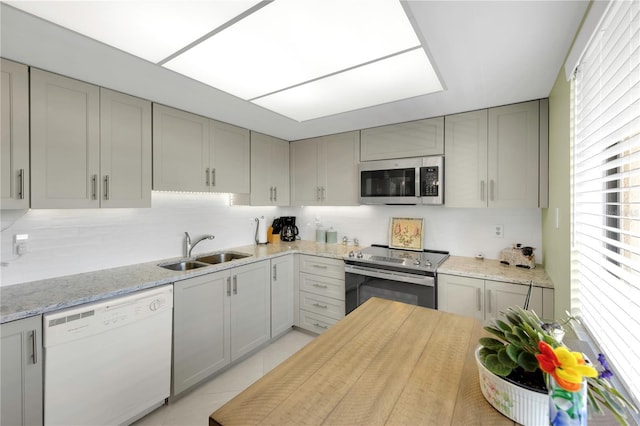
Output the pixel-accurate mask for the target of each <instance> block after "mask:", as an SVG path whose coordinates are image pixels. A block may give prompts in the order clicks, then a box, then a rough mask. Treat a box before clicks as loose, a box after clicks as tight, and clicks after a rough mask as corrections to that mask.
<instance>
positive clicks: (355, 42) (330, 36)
mask: <svg viewBox="0 0 640 426" xmlns="http://www.w3.org/2000/svg"><path fill="white" fill-rule="evenodd" d="M419 45H420V42H419V40H418V38H417V36H416V34H415V32H414V31H413V28H412V27H411V25H410V23H409V20H408V18H407V16H406V14H405V13H404V10H403V9H402V6H401V5H400V2H399V1H397V0H366V1H365V0H304V1H301V0H276V1H274V2H272V3H270V4H268V5H266V6H265V7H263V8H261V9H260V10H258V11H257V12H255V13H253V14H251V15H249V16H247V17H246V18H244V19H242V20H241V21H239V22H237V23H235V24H234V25H232V26H230V27H228V28H226V29H225V30H223V31H221V32H219V33H218V34H215V35H214V36H213V37H211V38H209V39H208V40H206V41H204V42H202V43H201V44H199V45H197V46H195V47H193V48H191V49H189V50H188V51H186V52H184V53H182V54H181V55H179V56H177V57H176V58H174V59H172V60H171V61H168V62H167V63H166V64H164V66H166V67H167V68H170V69H172V70H174V71H177V72H179V73H181V74H184V75H186V76H189V77H191V78H194V79H195V80H198V81H201V82H204V83H206V84H209V85H211V86H213V87H216V88H218V89H221V90H223V91H226V92H228V93H231V94H233V95H235V96H238V97H240V98H243V99H252V98H255V97H259V96H263V95H265V94H269V93H272V92H275V91H278V90H282V89H285V88H288V87H291V86H294V85H297V84H301V83H304V82H307V81H310V80H313V79H316V78H319V77H322V76H325V75H328V74H332V73H335V72H337V71H341V70H344V69H347V68H350V67H354V66H357V65H360V64H362V63H365V62H369V61H372V60H376V59H379V58H381V57H384V56H388V55H392V54H395V53H397V52H400V51H403V50H406V49H408V48H412V47H416V46H419Z"/></svg>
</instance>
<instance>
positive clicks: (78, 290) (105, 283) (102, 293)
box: [0, 241, 553, 323]
mask: <svg viewBox="0 0 640 426" xmlns="http://www.w3.org/2000/svg"><path fill="white" fill-rule="evenodd" d="M360 248H361V247H354V246H346V245H342V244H321V243H316V242H315V241H294V242H284V241H281V242H278V243H276V244H267V245H248V246H241V247H233V248H229V249H225V250H217V251H215V252H212V253H217V252H221V251H235V252H241V253H246V254H249V255H250V256H249V257H246V258H244V259H237V260H232V261H230V262H225V263H222V264H218V265H211V266H206V267H203V268H198V269H192V270H189V271H171V270H169V269H164V268H161V267H159V266H158V264H161V263H168V262H172V261H177V260H180V259H181V258H179V257H175V258H170V259H160V260H157V261H154V262H148V263H140V264H135V265H130V266H122V267H118V268H111V269H104V270H101V271H95V272H86V273H82V274H75V275H68V276H64V277H57V278H50V279H45V280H39V281H33V282H28V283H24V284H15V285H10V286H6V287H0V323H5V322H9V321H15V320H18V319H22V318H27V317H30V316H34V315H40V314H44V313H47V312H52V311H56V310H59V309H65V308H70V307H73V306H77V305H81V304H84V303H90V302H95V301H99V300H103V299H108V298H112V297H117V296H122V295H125V294H128V293H132V292H135V291H139V290H143V289H148V288H153V287H158V286H161V285H165V284H170V283H173V282H176V281H180V280H184V279H187V278H192V277H197V276H200V275H205V274H210V273H212V272H218V271H222V270H225V269H230V268H235V267H237V266H241V265H246V264H249V263H253V262H257V261H261V260H265V259H271V258H275V257H279V256H284V255H287V254H291V253H299V254H309V255H313V256H323V257H330V258H334V259H342V258H344V257H345V256H346V255H347V254H348V253H349V251H351V250H357V249H360ZM207 254H210V253H201V254H199V255H198V256H205V255H207ZM438 273H440V274H450V275H461V276H468V277H473V278H482V279H490V280H496V281H504V282H512V283H516V284H529V281H530V280H533V282H534V285H536V286H539V287H550V288H553V283H552V282H551V280H550V279H549V277H548V276H547V274H546V273H545V271H544V269H542V267H536V268H535V269H531V270H529V269H521V268H516V267H510V266H505V265H502V264H500V262H498V261H497V260H489V259H485V260H477V259H474V258H471V257H460V256H450V257H449V258H448V259H447V260H446V261H445V262H444V263H443V264H442V265H440V267H439V268H438Z"/></svg>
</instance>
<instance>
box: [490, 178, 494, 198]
mask: <svg viewBox="0 0 640 426" xmlns="http://www.w3.org/2000/svg"><path fill="white" fill-rule="evenodd" d="M494 186H495V182H494V180H493V179H491V180H490V181H489V200H490V201H493V200H495V197H494Z"/></svg>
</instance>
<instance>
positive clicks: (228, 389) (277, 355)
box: [134, 330, 315, 426]
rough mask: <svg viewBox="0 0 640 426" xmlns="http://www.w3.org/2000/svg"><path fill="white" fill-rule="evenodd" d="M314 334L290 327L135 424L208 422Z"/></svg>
mask: <svg viewBox="0 0 640 426" xmlns="http://www.w3.org/2000/svg"><path fill="white" fill-rule="evenodd" d="M314 337H315V336H313V335H311V334H307V333H304V332H302V331H299V330H291V331H290V332H289V333H287V334H285V335H284V336H282V337H281V338H279V339H278V340H276V341H275V342H273V343H271V344H270V345H269V346H267V347H265V348H264V349H262V350H261V351H259V352H257V353H255V354H254V355H252V356H251V357H249V358H247V359H246V360H244V361H242V362H240V364H238V365H235V366H233V367H232V368H230V369H229V370H227V371H225V372H224V373H222V374H220V375H218V376H216V377H214V378H213V379H211V380H209V381H206V382H203V383H201V384H200V385H199V386H198V387H197V388H196V389H194V390H193V391H189V393H188V394H187V395H186V396H184V397H182V398H179V399H178V400H176V401H174V402H170V403H169V405H165V406H162V407H160V408H158V409H157V410H155V411H153V412H151V413H149V414H148V415H147V416H145V417H143V418H142V419H140V420H139V421H138V422H136V423H134V425H135V426H151V425H153V426H160V425H162V426H168V425H180V426H188V425H199V426H203V425H207V424H208V421H209V420H208V419H209V415H210V414H211V413H213V412H214V411H215V410H217V409H218V408H219V407H221V406H222V405H224V404H225V403H226V402H227V401H229V400H230V399H232V398H233V397H234V396H236V395H237V394H239V393H240V392H241V391H242V390H244V389H245V388H247V387H248V386H249V385H250V384H252V383H253V382H255V381H256V380H258V379H259V378H260V377H262V376H263V375H264V374H266V373H268V372H269V371H270V370H272V369H273V368H274V367H276V366H277V365H278V364H280V363H281V362H282V361H284V360H285V359H287V358H289V357H290V356H291V355H293V354H294V353H296V352H297V351H298V350H299V349H301V348H302V347H303V346H305V345H306V344H307V343H309V342H310V341H312V340H313V339H314Z"/></svg>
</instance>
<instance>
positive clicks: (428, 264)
mask: <svg viewBox="0 0 640 426" xmlns="http://www.w3.org/2000/svg"><path fill="white" fill-rule="evenodd" d="M426 266H428V267H429V268H430V267H431V266H433V265H431V262H429V261H428V260H427V263H426Z"/></svg>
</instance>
